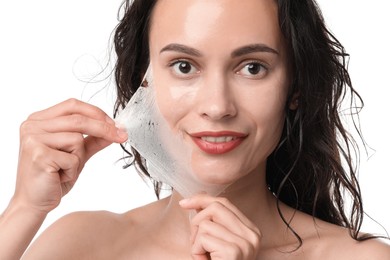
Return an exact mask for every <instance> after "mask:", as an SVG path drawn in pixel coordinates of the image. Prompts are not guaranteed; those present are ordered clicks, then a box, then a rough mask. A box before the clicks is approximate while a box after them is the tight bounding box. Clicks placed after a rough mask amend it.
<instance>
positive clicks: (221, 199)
mask: <svg viewBox="0 0 390 260" xmlns="http://www.w3.org/2000/svg"><path fill="white" fill-rule="evenodd" d="M218 201H219V203H221V204H222V205H228V204H230V201H229V200H228V199H227V198H225V197H220V198H219V199H218Z"/></svg>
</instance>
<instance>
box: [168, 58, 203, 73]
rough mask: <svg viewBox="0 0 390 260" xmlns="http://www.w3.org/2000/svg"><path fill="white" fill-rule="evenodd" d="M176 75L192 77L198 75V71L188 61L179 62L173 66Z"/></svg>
mask: <svg viewBox="0 0 390 260" xmlns="http://www.w3.org/2000/svg"><path fill="white" fill-rule="evenodd" d="M171 67H172V68H173V71H174V73H175V74H177V75H179V76H185V75H191V74H194V73H197V72H198V70H197V69H196V67H195V66H193V65H192V64H191V63H190V62H188V61H183V60H179V61H176V62H174V63H172V64H171Z"/></svg>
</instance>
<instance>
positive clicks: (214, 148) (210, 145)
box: [190, 131, 247, 154]
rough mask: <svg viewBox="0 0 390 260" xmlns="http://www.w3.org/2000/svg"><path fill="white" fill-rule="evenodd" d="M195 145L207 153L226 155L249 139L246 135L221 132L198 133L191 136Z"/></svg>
mask: <svg viewBox="0 0 390 260" xmlns="http://www.w3.org/2000/svg"><path fill="white" fill-rule="evenodd" d="M190 136H191V137H192V140H193V141H194V143H195V144H196V145H197V146H198V147H199V148H200V149H201V150H202V151H204V152H205V153H208V154H224V153H228V152H230V151H232V150H233V149H234V148H236V147H237V146H239V145H240V144H241V143H242V141H244V139H245V138H246V137H247V135H246V134H243V133H238V132H232V131H219V132H211V131H205V132H198V133H192V134H190Z"/></svg>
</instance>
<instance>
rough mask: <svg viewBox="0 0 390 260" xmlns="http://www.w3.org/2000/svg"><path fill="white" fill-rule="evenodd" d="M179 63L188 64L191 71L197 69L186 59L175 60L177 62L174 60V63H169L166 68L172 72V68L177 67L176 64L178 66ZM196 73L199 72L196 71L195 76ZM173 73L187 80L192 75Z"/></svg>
mask: <svg viewBox="0 0 390 260" xmlns="http://www.w3.org/2000/svg"><path fill="white" fill-rule="evenodd" d="M180 63H187V64H189V65H190V66H191V70H192V69H193V68H195V69H197V66H195V65H193V62H191V61H189V60H186V59H177V60H174V61H172V62H170V63H169V64H168V66H169V67H170V68H172V69H173V70H174V66H175V65H178V64H180ZM198 72H199V70H198V69H197V72H196V73H195V74H197V73H198ZM173 73H174V74H175V75H177V76H179V77H182V78H188V77H189V76H192V75H194V73H191V74H188V75H185V74H184V73H177V72H175V71H173Z"/></svg>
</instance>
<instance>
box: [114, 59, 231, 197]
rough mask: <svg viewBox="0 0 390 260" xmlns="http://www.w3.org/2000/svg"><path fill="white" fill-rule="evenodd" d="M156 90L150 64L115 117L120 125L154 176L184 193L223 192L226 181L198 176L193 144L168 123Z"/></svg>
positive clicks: (185, 195) (190, 194)
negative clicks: (133, 92) (157, 100)
mask: <svg viewBox="0 0 390 260" xmlns="http://www.w3.org/2000/svg"><path fill="white" fill-rule="evenodd" d="M145 83H146V84H145ZM155 94H156V91H155V88H154V84H153V73H152V70H151V66H150V65H149V68H148V70H147V72H146V74H145V77H144V80H143V83H142V84H141V86H140V87H139V88H138V90H137V91H136V92H135V94H134V95H133V96H132V98H131V99H130V101H129V103H128V104H127V106H126V107H125V109H124V110H123V111H121V113H120V114H119V116H118V117H117V118H116V124H117V126H118V127H121V128H124V129H126V131H127V133H128V141H127V142H128V143H129V145H130V146H132V147H133V148H134V149H135V150H137V151H138V152H139V153H140V154H141V155H142V157H143V158H145V160H146V165H147V169H148V172H149V174H150V175H151V176H152V178H153V179H154V180H156V181H161V182H163V183H165V184H167V185H169V186H171V187H172V188H173V189H174V190H175V191H177V192H178V193H180V194H181V195H182V196H183V197H190V196H192V195H194V194H197V193H200V192H206V193H208V194H210V195H212V196H216V195H218V194H220V193H221V192H222V191H223V190H224V189H225V188H226V185H216V184H210V183H203V182H201V181H200V180H199V179H198V178H197V174H196V172H195V170H196V169H199V167H197V166H196V165H194V164H193V156H192V149H193V148H192V147H191V145H190V144H189V143H188V142H186V141H185V140H184V138H183V136H182V135H181V134H180V133H177V132H174V131H173V130H172V129H171V128H170V127H169V125H168V123H167V121H166V120H165V119H164V117H163V116H162V114H161V112H160V109H159V107H158V105H157V103H156V97H155ZM197 163H199V162H197ZM200 168H201V167H200Z"/></svg>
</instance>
